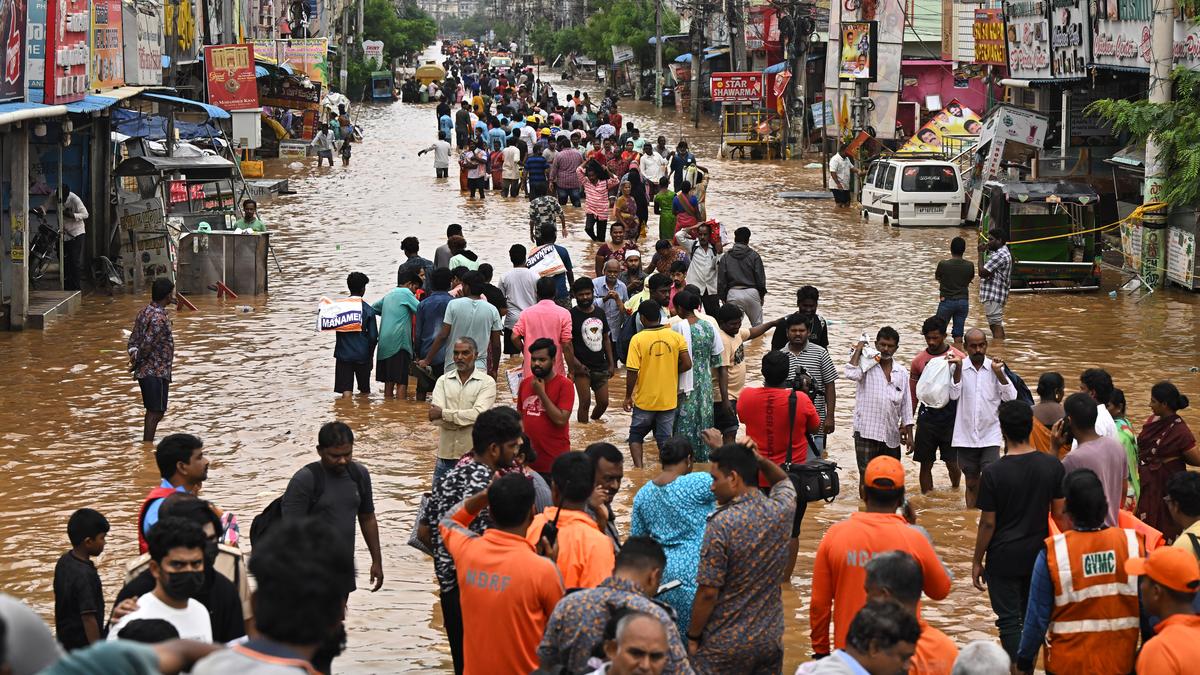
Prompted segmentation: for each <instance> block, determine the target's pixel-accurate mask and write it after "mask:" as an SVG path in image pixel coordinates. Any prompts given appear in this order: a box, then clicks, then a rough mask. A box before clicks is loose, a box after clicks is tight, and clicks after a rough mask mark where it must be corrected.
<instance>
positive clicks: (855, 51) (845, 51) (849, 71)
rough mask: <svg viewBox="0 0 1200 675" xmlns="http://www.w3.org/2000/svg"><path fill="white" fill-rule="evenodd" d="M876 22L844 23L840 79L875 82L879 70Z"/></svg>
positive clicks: (840, 55)
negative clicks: (877, 69)
mask: <svg viewBox="0 0 1200 675" xmlns="http://www.w3.org/2000/svg"><path fill="white" fill-rule="evenodd" d="M877 25H878V24H876V23H875V22H874V21H843V22H842V25H841V36H842V40H841V53H840V54H839V55H838V78H839V79H842V80H855V81H858V82H874V81H875V77H876V68H877V65H876V64H877V60H876V59H877V55H878V51H877V49H878V44H877V37H876V34H875V31H876V26H877Z"/></svg>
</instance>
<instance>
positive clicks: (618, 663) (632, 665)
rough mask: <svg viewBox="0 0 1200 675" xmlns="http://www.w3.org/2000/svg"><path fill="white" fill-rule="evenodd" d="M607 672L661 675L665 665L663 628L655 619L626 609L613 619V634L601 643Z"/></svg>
mask: <svg viewBox="0 0 1200 675" xmlns="http://www.w3.org/2000/svg"><path fill="white" fill-rule="evenodd" d="M604 654H605V656H607V657H608V660H609V664H608V670H607V671H605V672H606V673H607V675H662V672H663V668H665V667H666V665H667V629H666V627H664V626H663V625H662V622H661V621H659V620H658V619H656V618H654V617H653V616H650V615H649V614H644V613H642V612H630V613H628V614H626V615H625V616H623V617H621V619H620V620H619V621H617V637H616V639H615V640H609V641H607V642H605V643H604Z"/></svg>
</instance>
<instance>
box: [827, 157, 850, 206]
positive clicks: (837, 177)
mask: <svg viewBox="0 0 1200 675" xmlns="http://www.w3.org/2000/svg"><path fill="white" fill-rule="evenodd" d="M847 145H848V144H847ZM846 147H847V146H846V145H843V146H842V147H840V148H838V151H837V152H836V153H834V155H833V157H830V158H829V177H830V178H832V179H833V184H834V187H832V188H830V192H832V193H833V202H834V203H835V204H837V205H838V206H840V207H842V208H848V207H849V206H850V171H851V169H852V168H853V166H854V163H853V162H851V161H850V157H849V156H848V155H847V154H846Z"/></svg>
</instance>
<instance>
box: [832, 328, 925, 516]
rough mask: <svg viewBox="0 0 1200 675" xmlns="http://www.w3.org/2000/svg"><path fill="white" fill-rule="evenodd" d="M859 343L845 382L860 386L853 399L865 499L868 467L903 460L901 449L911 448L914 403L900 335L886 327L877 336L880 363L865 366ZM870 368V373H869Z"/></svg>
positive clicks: (857, 457) (861, 345)
mask: <svg viewBox="0 0 1200 675" xmlns="http://www.w3.org/2000/svg"><path fill="white" fill-rule="evenodd" d="M866 346H867V343H866V342H863V341H861V340H860V341H859V342H858V344H856V345H855V346H854V351H853V352H852V353H851V354H850V362H849V363H847V364H846V367H845V371H844V372H845V375H846V379H847V380H850V381H851V382H857V383H858V384H857V386H856V389H855V392H856V393H855V395H854V454H855V456H856V459H857V460H858V486H859V494H860V496H865V495H864V493H863V491H862V487H863V476H864V475H865V474H866V470H867V463H868V462H870V461H871V460H872V459H875V458H876V457H878V456H880V455H890V456H892V457H895V458H896V459H900V446H901V444H903V445H904V447H906V448H907V447H912V427H913V416H912V409H913V407H912V402H911V399H910V398H909V396H910V393H909V392H910V390H909V386H908V370H907V369H906V368H904V367H902V366H897V365H896V362H895V359H894V358H893V357H894V356H895V354H896V349H898V348H899V347H900V334H899V333H897V332H896V329H895V328H892V327H891V326H884V327H883V328H880V329H879V333H877V334H876V335H875V349H877V350H879V356H878V359H879V360H878V363H877V364H876V365H874V366H871V365H870V362H869V361H868V362H867V363H863V358H862V356H863V353H862V352H863V348H864V347H866ZM868 368H869V369H868Z"/></svg>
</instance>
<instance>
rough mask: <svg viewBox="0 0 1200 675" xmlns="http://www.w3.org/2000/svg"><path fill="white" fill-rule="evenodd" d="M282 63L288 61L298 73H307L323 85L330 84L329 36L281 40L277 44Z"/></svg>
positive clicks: (278, 56)
mask: <svg viewBox="0 0 1200 675" xmlns="http://www.w3.org/2000/svg"><path fill="white" fill-rule="evenodd" d="M275 49H276V56H275V58H276V59H278V60H279V62H280V64H283V63H286V64H288V65H289V66H291V67H292V71H293V72H295V73H296V74H297V75H301V74H303V75H307V76H308V79H309V80H311V81H312V82H319V83H321V86H322V87H324V86H325V85H327V84H329V62H328V61H327V59H328V57H329V55H328V51H329V41H328V39H327V38H305V39H303V40H280V41H279V42H277V43H276V45H275Z"/></svg>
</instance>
